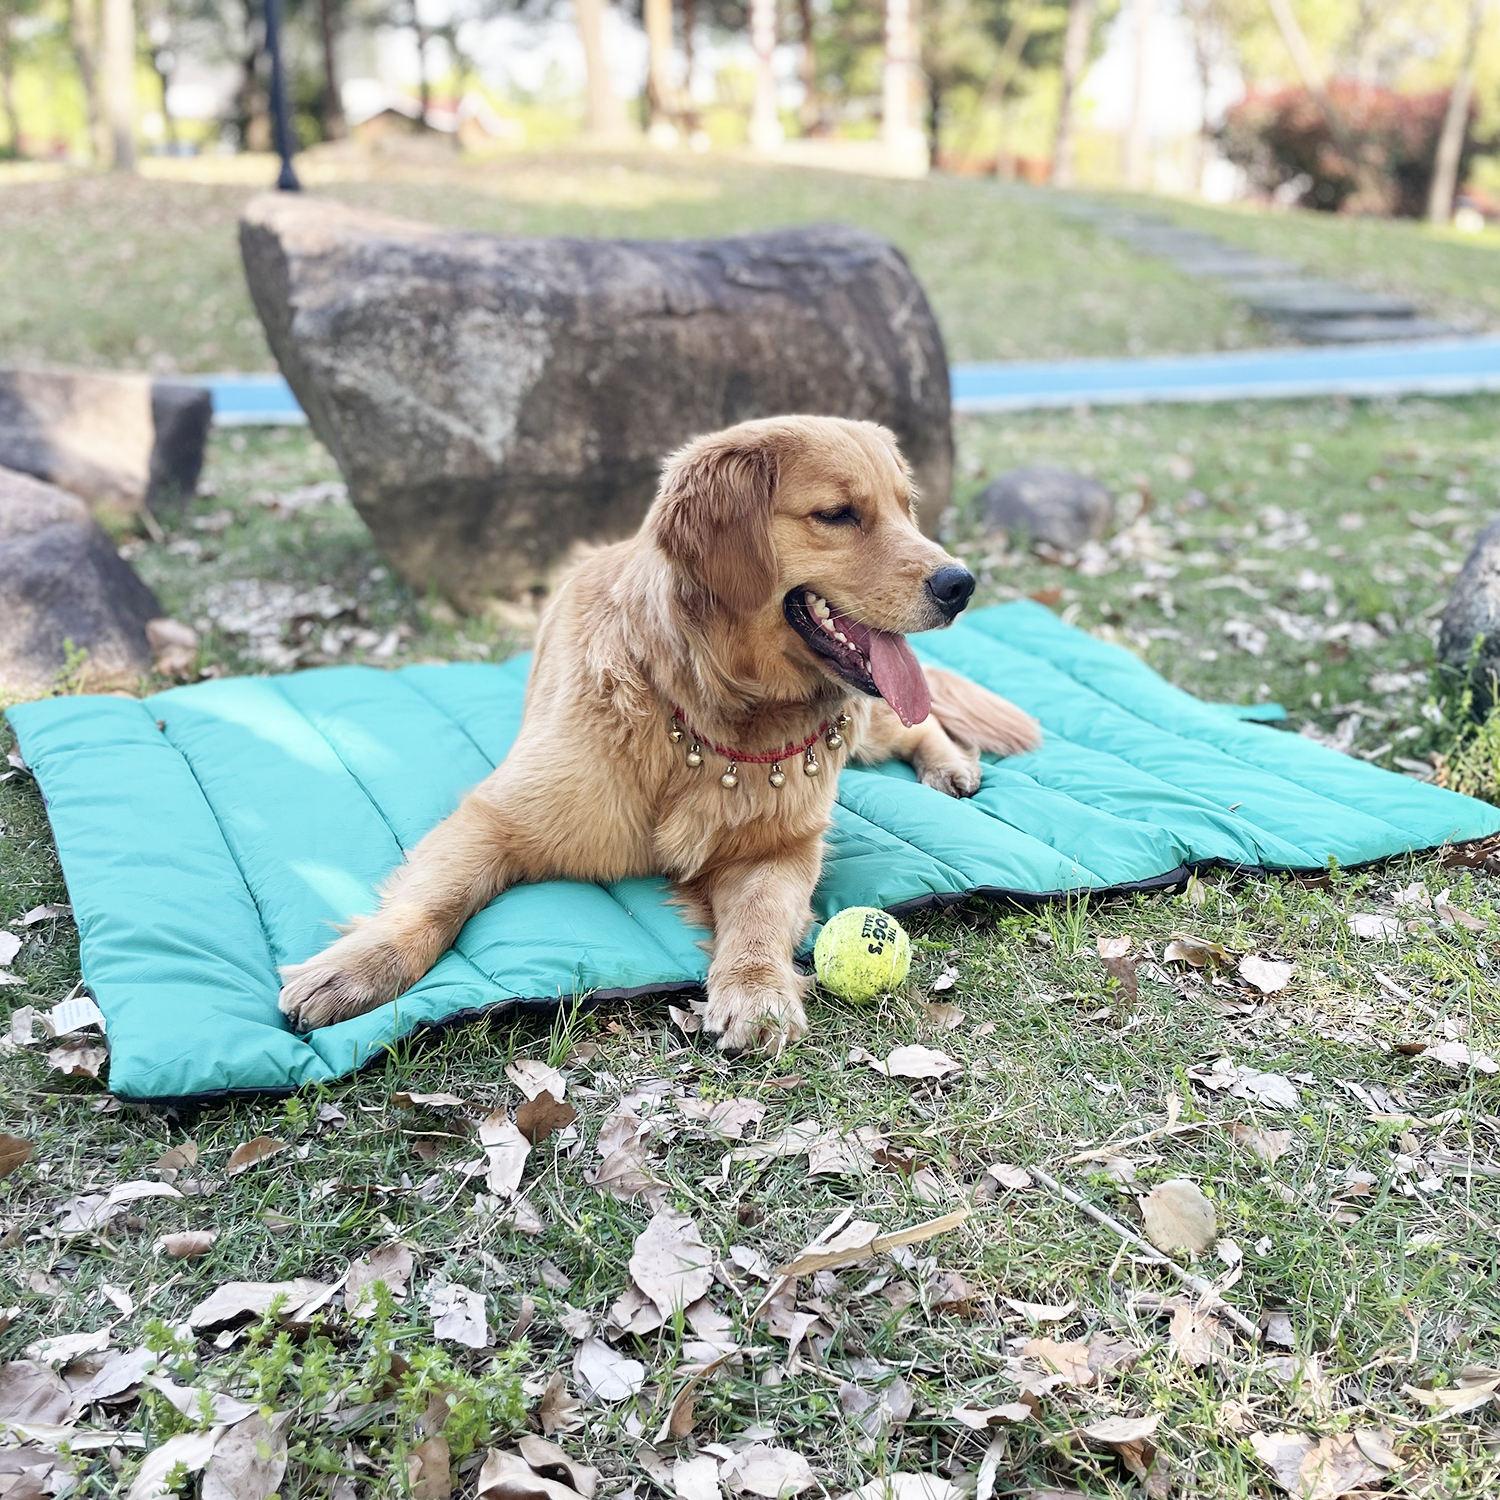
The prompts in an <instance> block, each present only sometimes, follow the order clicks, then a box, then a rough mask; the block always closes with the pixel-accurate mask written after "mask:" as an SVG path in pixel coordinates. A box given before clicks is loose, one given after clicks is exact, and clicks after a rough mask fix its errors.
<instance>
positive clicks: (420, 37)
mask: <svg viewBox="0 0 1500 1500" xmlns="http://www.w3.org/2000/svg"><path fill="white" fill-rule="evenodd" d="M406 24H407V25H408V26H409V27H411V34H412V40H413V41H414V42H415V43H416V47H417V118H418V119H419V120H421V122H422V123H423V124H424V125H425V124H426V123H427V116H428V114H429V113H430V112H431V110H432V80H431V79H430V78H429V77H428V76H427V27H426V25H425V23H424V22H423V20H422V12H421V11H420V9H418V5H417V0H408V4H407V20H406Z"/></svg>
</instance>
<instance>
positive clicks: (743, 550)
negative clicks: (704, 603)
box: [650, 428, 780, 615]
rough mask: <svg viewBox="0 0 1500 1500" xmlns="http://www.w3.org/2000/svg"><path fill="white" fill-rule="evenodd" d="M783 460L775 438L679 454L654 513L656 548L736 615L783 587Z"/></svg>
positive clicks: (717, 442)
mask: <svg viewBox="0 0 1500 1500" xmlns="http://www.w3.org/2000/svg"><path fill="white" fill-rule="evenodd" d="M779 470H780V454H779V450H778V444H777V442H776V439H775V435H774V434H772V433H746V432H744V431H743V430H738V429H733V428H732V429H730V430H729V431H728V432H722V433H715V434H713V435H712V436H710V437H705V438H698V439H697V440H696V441H694V442H691V443H689V444H688V445H687V447H685V448H681V449H679V450H678V451H677V452H676V453H674V454H673V455H672V456H671V457H670V458H669V459H668V460H667V462H666V464H665V466H664V467H663V469H662V477H661V488H660V489H659V490H658V491H657V494H656V502H655V504H654V505H653V506H652V507H651V519H650V527H651V534H652V537H653V538H654V540H655V542H656V545H657V546H658V547H660V548H661V550H662V551H663V552H664V553H665V554H666V556H667V557H668V559H669V560H670V561H671V562H672V563H673V565H674V566H675V567H677V568H678V569H680V570H681V572H682V573H683V575H684V576H685V577H686V578H687V579H689V580H690V581H691V582H692V583H694V584H696V585H697V586H698V587H699V588H701V589H702V590H703V591H704V592H705V593H706V594H708V595H709V596H710V597H711V598H712V599H713V600H714V601H715V602H716V603H718V604H719V605H721V606H722V607H723V608H725V609H727V610H729V611H730V612H731V613H733V614H741V615H744V614H750V613H751V612H752V611H753V610H756V609H759V608H760V606H761V605H763V604H764V603H765V602H766V598H767V596H768V595H769V594H770V592H771V590H772V589H773V588H775V586H776V552H775V549H774V548H773V547H772V545H771V507H772V502H773V501H774V499H775V496H776V485H777V482H778V479H779Z"/></svg>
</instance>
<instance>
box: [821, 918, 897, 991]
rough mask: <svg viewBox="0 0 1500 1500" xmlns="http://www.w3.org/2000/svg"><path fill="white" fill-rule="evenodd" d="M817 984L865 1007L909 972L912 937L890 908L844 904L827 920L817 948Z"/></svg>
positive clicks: (892, 987)
mask: <svg viewBox="0 0 1500 1500" xmlns="http://www.w3.org/2000/svg"><path fill="white" fill-rule="evenodd" d="M813 968H814V969H815V970H816V971H817V975H818V983H819V984H821V985H822V986H823V988H824V989H825V990H827V991H828V992H829V993H830V994H834V995H837V996H839V997H840V998H841V999H843V1000H852V1001H854V1003H855V1004H856V1005H862V1004H864V1003H865V1002H867V1001H870V1000H873V999H874V998H875V997H876V996H877V995H883V994H884V993H885V992H886V991H887V990H890V989H894V988H895V987H896V986H897V985H898V984H900V983H901V982H902V980H904V979H905V978H906V976H907V974H908V973H910V971H911V939H910V938H909V937H907V935H906V929H905V928H903V927H902V925H901V924H900V923H899V922H898V921H897V920H896V919H895V918H894V917H893V916H892V915H891V914H890V913H889V912H887V911H881V910H880V909H879V908H878V907H875V906H846V907H845V908H844V909H843V911H841V912H839V913H837V914H836V915H835V916H832V917H830V918H829V919H828V921H827V923H826V924H825V925H824V928H823V930H822V932H820V933H819V934H818V941H817V943H816V944H814V946H813Z"/></svg>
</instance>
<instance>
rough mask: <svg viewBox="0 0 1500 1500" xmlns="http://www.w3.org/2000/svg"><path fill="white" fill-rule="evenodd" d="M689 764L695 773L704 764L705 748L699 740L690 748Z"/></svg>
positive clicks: (688, 754)
mask: <svg viewBox="0 0 1500 1500" xmlns="http://www.w3.org/2000/svg"><path fill="white" fill-rule="evenodd" d="M687 763H688V764H689V765H690V766H691V767H692V768H693V769H694V770H695V771H696V770H697V769H698V767H699V766H701V765H702V764H703V746H702V745H700V744H699V743H698V741H697V740H694V741H693V743H692V744H691V745H689V746H688V753H687Z"/></svg>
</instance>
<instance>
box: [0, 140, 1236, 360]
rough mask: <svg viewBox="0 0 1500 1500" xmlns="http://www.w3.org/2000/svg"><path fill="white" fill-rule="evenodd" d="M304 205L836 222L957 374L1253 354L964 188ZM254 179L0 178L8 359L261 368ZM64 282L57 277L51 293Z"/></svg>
mask: <svg viewBox="0 0 1500 1500" xmlns="http://www.w3.org/2000/svg"><path fill="white" fill-rule="evenodd" d="M304 176H305V178H306V180H307V183H308V186H309V188H310V189H311V190H313V191H316V192H318V193H320V194H326V195H327V196H329V197H331V198H336V199H338V200H340V201H343V202H347V203H353V204H357V205H361V206H364V207H367V208H371V209H375V210H379V211H381V212H384V213H391V214H398V215H404V216H406V217H410V218H415V219H420V220H427V221H431V222H433V223H437V224H443V225H447V226H450V227H454V228H463V229H475V230H485V231H488V232H491V233H498V234H520V235H532V234H564V235H566V234H591V235H592V234H605V235H625V236H644V237H651V236H659V235H661V236H694V235H716V234H727V233H732V232H735V231H750V230H764V229H767V228H772V227H776V226H780V225H788V224H803V223H816V222H827V221H829V220H839V221H842V222H844V223H849V224H855V225H858V226H861V227H863V228H866V229H870V230H873V231H874V232H876V233H878V234H883V235H885V236H887V237H888V238H890V239H892V240H894V241H895V243H896V244H897V245H899V246H900V247H901V248H902V249H903V250H904V251H905V252H906V254H907V256H908V257H909V258H910V260H911V262H912V265H913V266H914V268H915V269H916V272H917V275H918V276H919V277H920V279H921V280H922V283H923V285H924V286H925V287H926V288H927V291H928V294H929V295H930V297H931V299H932V302H933V305H934V307H935V309H936V311H937V314H938V318H939V321H940V323H941V324H942V327H943V331H944V334H945V336H946V338H947V341H948V347H949V353H950V354H951V355H952V357H954V358H956V359H981V358H984V359H1021V358H1028V359H1040V358H1045V357H1048V356H1055V355H1067V354H1100V355H1103V354H1122V353H1131V352H1142V353H1147V352H1155V351H1172V350H1187V349H1216V348H1224V347H1229V346H1234V345H1238V344H1244V343H1247V342H1254V341H1255V335H1254V331H1253V327H1252V325H1251V323H1250V321H1249V320H1248V319H1247V317H1246V316H1245V315H1244V313H1243V312H1241V311H1240V310H1239V309H1237V308H1236V307H1234V306H1233V305H1232V304H1231V303H1229V302H1228V301H1226V300H1225V299H1224V298H1223V297H1221V296H1220V295H1219V294H1218V293H1217V292H1215V291H1214V290H1212V289H1211V288H1208V287H1203V286H1197V285H1193V284H1184V283H1183V281H1182V280H1181V278H1179V277H1178V276H1176V275H1175V274H1174V273H1173V272H1171V271H1170V270H1169V269H1168V268H1167V267H1165V266H1163V265H1161V264H1160V263H1159V262H1156V261H1153V260H1151V259H1149V258H1147V257H1144V256H1140V255H1137V254H1135V253H1134V252H1133V251H1130V250H1128V249H1126V248H1125V247H1124V246H1121V245H1119V244H1117V243H1115V242H1113V241H1111V240H1108V239H1105V238H1101V237H1098V236H1095V235H1093V234H1092V233H1089V232H1086V231H1080V230H1079V229H1078V228H1076V227H1075V226H1073V225H1071V224H1067V223H1065V222H1063V221H1062V220H1060V219H1058V218H1056V217H1055V216H1053V215H1052V214H1051V213H1049V212H1047V211H1046V210H1045V209H1043V208H1039V207H1037V206H1036V205H1034V204H1033V205H1023V204H1020V203H1017V202H1015V201H1012V200H1011V199H1010V198H1008V197H1005V196H1003V195H1001V194H998V193H996V192H993V191H991V190H990V188H989V187H987V186H986V185H984V184H979V183H972V182H964V181H951V180H944V179H933V180H932V181H929V182H906V181H887V180H882V179H874V178H864V177H858V176H852V175H845V174H840V173H833V172H810V171H806V170H793V169H787V168H776V167H770V166H763V165H756V164H751V163H749V162H746V161H741V160H737V159H733V158H724V157H705V158H699V157H676V156H667V155H655V154H648V153H644V152H642V153H638V154H634V155H627V156H618V157H608V156H598V155H590V154H580V153H576V152H575V153H557V154H551V155H544V154H535V153H531V154H528V155H526V156H524V157H505V158H500V159H497V160H495V161H492V162H486V163H483V164H477V165H470V166H460V165H455V166H452V167H451V168H447V169H441V168H435V167H424V168H422V169H421V170H415V169H411V168H407V169H404V170H402V169H395V168H392V169H388V170H387V172H386V173H385V175H384V176H382V177H380V178H373V177H371V176H370V175H369V173H368V170H367V169H363V168H360V167H358V166H355V165H344V166H340V165H337V164H335V163H323V164H317V163H314V162H309V163H308V164H307V165H306V166H305V169H304ZM273 178H274V168H273V166H272V164H271V163H270V162H269V160H268V159H266V158H242V159H235V160H231V161H229V162H217V161H214V160H206V161H203V162H196V163H189V164H180V163H179V164H157V165H156V166H155V167H154V169H153V175H152V176H150V177H142V178H139V179H133V180H130V181H127V182H120V181H114V180H109V179H105V178H100V177H95V176H87V175H60V176H55V177H38V176H37V175H36V174H35V173H34V172H33V173H28V174H27V175H26V176H21V175H20V174H19V173H12V174H10V175H7V173H6V170H5V168H4V167H3V166H0V218H3V220H4V221H6V222H9V223H15V224H25V225H26V226H27V233H25V234H17V235H6V236H4V237H0V280H3V281H4V284H6V285H10V286H25V287H26V288H27V289H28V291H27V295H26V296H25V297H14V298H7V299H5V300H4V303H3V305H0V346H3V347H4V348H5V349H6V351H7V358H8V359H12V360H16V361H23V360H37V361H56V362H63V363H71V364H80V365H104V366H118V367H125V368H145V369H153V370H159V371H173V370H184V371H214V370H226V369H243V370H259V369H269V368H271V367H272V366H271V361H270V355H269V352H268V351H267V349H266V346H265V342H264V340H263V338H262V337H261V333H260V327H259V324H258V323H257V322H256V319H255V315H254V312H253V310H252V308H251V306H250V301H249V298H248V296H247V295H246V293H245V290H244V284H243V278H242V275H241V272H240V267H239V252H238V248H237V243H236V236H235V223H236V219H237V216H238V214H239V212H240V209H241V208H242V207H243V205H244V204H245V203H246V202H247V201H248V199H249V198H250V196H251V195H252V193H253V192H254V191H256V190H257V189H258V188H259V187H261V186H263V185H264V184H266V183H269V182H270V181H272V180H273ZM58 265H66V266H67V267H68V268H69V274H68V275H67V276H66V277H59V276H56V275H55V274H54V272H55V268H56V267H57V266H58Z"/></svg>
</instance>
